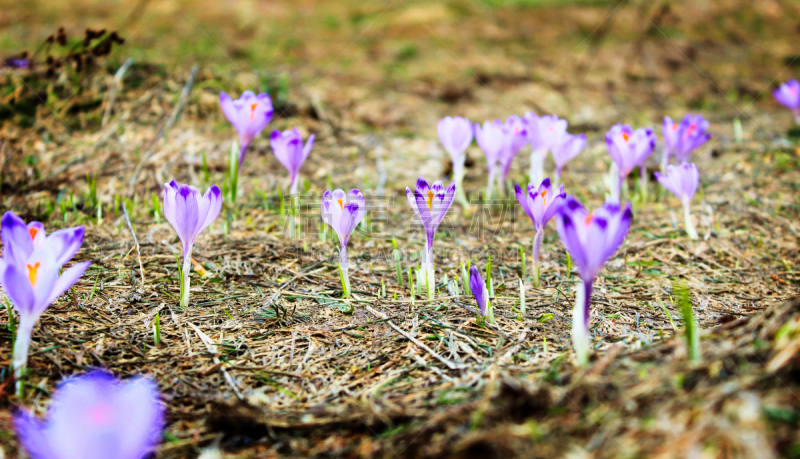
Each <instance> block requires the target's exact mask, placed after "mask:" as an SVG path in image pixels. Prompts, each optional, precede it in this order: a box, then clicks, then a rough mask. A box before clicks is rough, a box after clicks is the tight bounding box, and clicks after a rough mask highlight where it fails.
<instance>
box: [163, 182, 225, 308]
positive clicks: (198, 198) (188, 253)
mask: <svg viewBox="0 0 800 459" xmlns="http://www.w3.org/2000/svg"><path fill="white" fill-rule="evenodd" d="M221 209H222V193H221V192H220V191H219V188H218V187H217V186H216V185H211V187H210V188H209V189H208V190H206V194H204V195H201V194H200V191H199V190H198V189H197V188H195V187H193V186H189V185H186V184H181V185H179V184H178V182H176V181H175V180H173V181H171V182H170V183H165V184H164V217H166V219H167V221H169V223H170V225H172V228H174V229H175V232H176V233H178V238H180V240H181V245H182V246H183V282H184V285H183V287H184V288H182V289H181V307H186V306H188V304H189V271H190V268H191V264H190V262H191V259H192V247H193V246H194V242H195V240H196V239H197V236H199V235H200V233H202V232H203V230H205V229H206V228H208V226H209V225H210V224H211V223H212V222H213V221H214V220H216V219H217V216H219V212H220V210H221Z"/></svg>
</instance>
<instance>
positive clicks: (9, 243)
mask: <svg viewBox="0 0 800 459" xmlns="http://www.w3.org/2000/svg"><path fill="white" fill-rule="evenodd" d="M0 226H2V228H0V238H2V240H3V259H5V261H6V263H9V264H16V265H18V266H24V265H25V262H26V261H27V260H28V257H29V256H30V255H31V253H32V252H33V239H32V238H31V233H30V232H29V231H28V226H27V225H26V224H25V222H24V221H22V219H21V218H19V217H18V216H17V214H15V213H14V212H11V211H8V212H6V213H5V214H3V219H2V220H0Z"/></svg>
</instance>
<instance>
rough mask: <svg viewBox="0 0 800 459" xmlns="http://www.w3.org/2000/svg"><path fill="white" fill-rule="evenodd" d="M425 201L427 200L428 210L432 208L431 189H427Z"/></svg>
mask: <svg viewBox="0 0 800 459" xmlns="http://www.w3.org/2000/svg"><path fill="white" fill-rule="evenodd" d="M426 201H427V202H428V210H433V191H431V190H428V199H426Z"/></svg>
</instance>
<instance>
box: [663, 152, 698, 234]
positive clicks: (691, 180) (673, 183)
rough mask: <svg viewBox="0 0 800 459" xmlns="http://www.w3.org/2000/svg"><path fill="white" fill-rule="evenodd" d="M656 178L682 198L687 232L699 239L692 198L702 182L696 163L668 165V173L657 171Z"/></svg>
mask: <svg viewBox="0 0 800 459" xmlns="http://www.w3.org/2000/svg"><path fill="white" fill-rule="evenodd" d="M656 179H657V180H658V183H660V184H661V185H662V186H663V187H664V188H666V189H668V190H669V191H671V192H672V194H674V195H675V197H677V198H678V199H680V200H681V203H682V204H683V218H684V220H685V222H686V234H688V235H689V237H690V238H691V239H697V230H695V228H694V223H692V215H691V210H692V198H693V197H694V194H695V193H696V192H697V186H698V185H699V183H700V174H699V173H698V172H697V166H696V165H695V164H694V163H683V164H681V165H680V166H674V165H672V164H670V165H668V166H667V173H666V174H662V173H660V172H656Z"/></svg>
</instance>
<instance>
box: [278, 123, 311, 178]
mask: <svg viewBox="0 0 800 459" xmlns="http://www.w3.org/2000/svg"><path fill="white" fill-rule="evenodd" d="M269 143H270V146H271V147H272V151H273V152H274V153H275V157H276V158H278V161H280V162H281V164H283V167H285V168H286V170H287V171H288V172H289V180H290V181H291V185H290V189H289V192H290V193H291V194H295V193H297V177H298V175H300V168H301V167H303V162H305V160H306V158H308V154H309V153H311V147H313V146H314V134H311V135H310V136H309V137H308V140H307V141H306V144H305V145H303V137H302V136H301V135H300V131H299V130H298V129H297V128H294V129H290V130H288V131H283V132H281V131H278V130H275V131H272V136H271V137H270V139H269Z"/></svg>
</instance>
